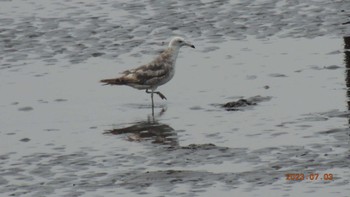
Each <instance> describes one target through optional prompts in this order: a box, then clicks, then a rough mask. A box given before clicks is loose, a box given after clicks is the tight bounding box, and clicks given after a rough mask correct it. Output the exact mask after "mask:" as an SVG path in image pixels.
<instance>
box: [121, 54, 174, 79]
mask: <svg viewBox="0 0 350 197" xmlns="http://www.w3.org/2000/svg"><path fill="white" fill-rule="evenodd" d="M172 63H173V62H172V59H171V53H170V51H167V50H165V51H164V52H163V53H162V54H160V55H159V56H158V57H157V58H156V59H154V60H153V61H152V62H150V63H148V64H145V65H142V66H139V67H138V68H135V69H130V70H126V71H124V72H122V74H123V75H124V77H127V78H134V79H135V81H138V82H139V83H142V84H152V83H153V82H154V80H161V79H162V78H164V77H166V75H167V74H168V73H169V71H170V69H172Z"/></svg>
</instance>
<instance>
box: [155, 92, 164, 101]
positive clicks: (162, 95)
mask: <svg viewBox="0 0 350 197" xmlns="http://www.w3.org/2000/svg"><path fill="white" fill-rule="evenodd" d="M154 93H156V94H158V96H159V97H160V98H161V99H165V100H167V99H166V97H165V96H164V94H162V93H161V92H154Z"/></svg>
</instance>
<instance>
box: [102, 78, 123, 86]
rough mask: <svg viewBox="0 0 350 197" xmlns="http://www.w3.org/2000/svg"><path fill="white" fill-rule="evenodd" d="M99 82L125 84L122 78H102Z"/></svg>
mask: <svg viewBox="0 0 350 197" xmlns="http://www.w3.org/2000/svg"><path fill="white" fill-rule="evenodd" d="M100 82H101V83H103V85H125V84H126V82H125V80H124V79H123V78H114V79H102V80H101V81H100Z"/></svg>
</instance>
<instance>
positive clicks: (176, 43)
mask: <svg viewBox="0 0 350 197" xmlns="http://www.w3.org/2000/svg"><path fill="white" fill-rule="evenodd" d="M182 46H189V47H192V48H195V47H194V45H193V44H191V43H189V42H187V41H186V40H185V39H183V38H181V37H174V38H172V39H171V41H170V43H169V47H177V48H180V47H182Z"/></svg>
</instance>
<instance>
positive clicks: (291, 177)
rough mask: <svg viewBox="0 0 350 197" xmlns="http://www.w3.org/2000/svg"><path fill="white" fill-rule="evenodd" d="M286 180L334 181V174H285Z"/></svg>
mask: <svg viewBox="0 0 350 197" xmlns="http://www.w3.org/2000/svg"><path fill="white" fill-rule="evenodd" d="M285 176H286V180H288V181H304V180H310V181H322V180H324V181H333V174H332V173H324V174H318V173H310V174H303V173H295V174H285Z"/></svg>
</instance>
